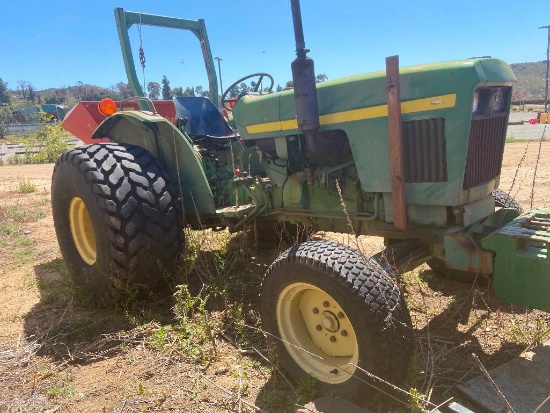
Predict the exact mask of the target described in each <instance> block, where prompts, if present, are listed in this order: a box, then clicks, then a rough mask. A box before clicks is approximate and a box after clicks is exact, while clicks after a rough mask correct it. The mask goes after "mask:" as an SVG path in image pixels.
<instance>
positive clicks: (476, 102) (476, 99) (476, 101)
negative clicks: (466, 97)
mask: <svg viewBox="0 0 550 413" xmlns="http://www.w3.org/2000/svg"><path fill="white" fill-rule="evenodd" d="M478 106H479V91H478V90H476V91H475V92H474V102H473V103H472V113H476V112H477V107H478Z"/></svg>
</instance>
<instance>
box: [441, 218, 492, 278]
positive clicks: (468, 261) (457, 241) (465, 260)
mask: <svg viewBox="0 0 550 413" xmlns="http://www.w3.org/2000/svg"><path fill="white" fill-rule="evenodd" d="M461 230H462V229H461V228H456V231H453V229H451V230H449V231H448V232H446V233H445V238H444V245H445V263H446V265H447V268H450V269H454V270H460V271H466V272H470V273H474V274H492V273H493V254H492V252H490V251H485V250H483V249H482V248H481V246H480V245H479V243H478V242H477V241H476V240H475V239H474V238H473V237H472V236H471V235H470V234H465V233H463V232H461Z"/></svg>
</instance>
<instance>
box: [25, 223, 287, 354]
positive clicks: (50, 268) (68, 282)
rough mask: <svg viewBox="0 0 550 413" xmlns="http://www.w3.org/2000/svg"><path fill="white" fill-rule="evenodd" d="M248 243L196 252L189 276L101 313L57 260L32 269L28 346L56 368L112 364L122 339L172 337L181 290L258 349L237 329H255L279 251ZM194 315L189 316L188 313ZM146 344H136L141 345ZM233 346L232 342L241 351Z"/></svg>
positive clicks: (186, 261)
mask: <svg viewBox="0 0 550 413" xmlns="http://www.w3.org/2000/svg"><path fill="white" fill-rule="evenodd" d="M250 238H251V237H250V235H249V234H248V235H246V234H243V235H241V234H235V235H233V236H231V238H230V239H229V241H228V242H227V243H225V244H223V243H221V244H220V245H215V246H213V247H211V248H210V249H208V250H202V249H199V250H198V251H196V254H193V257H192V258H190V257H189V254H187V255H186V256H185V257H184V258H183V261H182V265H183V266H185V265H188V266H190V267H192V268H187V269H183V270H181V271H180V272H179V273H177V274H171V275H170V276H167V277H166V279H165V283H164V285H163V286H162V288H161V289H160V290H159V291H150V292H149V293H148V295H146V296H142V297H139V298H138V299H136V301H126V302H116V303H113V304H111V305H110V306H109V307H106V308H101V307H98V306H96V305H95V304H94V303H93V302H92V300H91V298H90V295H89V293H88V292H87V290H86V289H84V288H82V287H78V286H76V285H75V284H74V282H73V281H72V279H71V277H70V275H69V272H68V270H67V267H66V265H65V263H64V261H63V260H62V259H55V260H52V261H49V262H46V263H43V264H40V265H37V266H35V267H34V280H33V281H34V282H35V283H36V285H37V286H38V290H39V292H40V301H39V303H38V304H36V305H35V306H34V307H33V308H32V309H31V310H30V311H29V312H28V313H27V314H26V315H25V319H24V332H25V336H26V337H27V341H28V342H29V343H36V344H37V348H38V351H37V354H38V355H40V356H48V357H51V358H52V359H53V360H55V361H64V362H67V361H68V362H69V363H73V362H74V363H78V364H87V363H93V362H96V361H99V360H102V359H104V357H102V355H103V354H106V355H107V357H113V356H114V355H116V354H118V353H120V352H122V351H124V347H125V346H124V344H123V340H122V341H121V340H120V336H121V335H122V336H125V337H126V336H131V337H132V338H135V337H136V334H142V333H141V332H140V331H141V330H143V328H141V327H143V326H146V325H153V326H154V328H159V326H171V327H174V328H175V329H177V328H178V321H177V317H176V315H175V312H174V306H175V304H176V300H177V298H175V296H174V295H173V294H174V293H175V292H176V291H177V290H178V286H180V285H185V286H186V289H187V290H188V291H189V293H190V294H191V296H192V297H199V296H201V297H202V296H204V297H207V301H205V302H206V305H205V307H204V308H203V309H201V310H200V311H208V312H209V313H212V314H222V313H223V315H225V313H227V314H228V316H227V317H226V318H227V319H228V320H229V321H228V325H227V326H225V327H226V328H227V329H228V331H226V332H227V333H228V335H230V336H231V337H237V333H238V334H240V336H241V337H240V339H239V340H240V341H244V342H249V341H254V342H258V340H259V339H260V338H262V339H263V335H262V334H261V333H259V332H257V331H247V330H246V329H245V330H244V331H243V329H242V325H243V324H246V325H258V319H259V317H258V314H259V310H258V306H259V302H258V301H259V300H258V295H259V289H260V285H261V280H262V277H263V274H264V273H265V271H266V269H267V267H268V266H269V265H270V264H271V262H272V261H273V260H274V259H275V257H276V255H277V254H278V249H277V246H270V247H269V248H267V249H266V248H261V249H260V248H257V247H256V246H255V245H251V239H250ZM190 260H191V261H192V262H190ZM206 290H208V291H210V293H208V294H206V293H205V291H206ZM216 292H219V293H216ZM201 294H202V295H201ZM205 300H206V298H205ZM199 301H200V300H199ZM236 309H237V310H236ZM196 311H199V310H197V308H190V309H189V312H190V313H193V312H196ZM233 312H234V313H235V314H233ZM239 326H241V327H239ZM154 328H153V329H154ZM149 338H150V337H148V336H143V337H142V336H140V337H139V339H140V340H143V341H144V342H147V341H148V339H149ZM239 340H235V341H234V342H235V343H236V344H237V345H239Z"/></svg>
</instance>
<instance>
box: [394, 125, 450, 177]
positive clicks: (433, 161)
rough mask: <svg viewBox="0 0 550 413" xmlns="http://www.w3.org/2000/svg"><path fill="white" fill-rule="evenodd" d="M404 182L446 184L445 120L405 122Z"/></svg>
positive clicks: (403, 128)
mask: <svg viewBox="0 0 550 413" xmlns="http://www.w3.org/2000/svg"><path fill="white" fill-rule="evenodd" d="M402 130H403V166H404V168H405V182H407V183H419V182H445V181H447V155H446V153H447V152H446V150H445V119H443V118H437V119H423V120H414V121H407V122H403V123H402Z"/></svg>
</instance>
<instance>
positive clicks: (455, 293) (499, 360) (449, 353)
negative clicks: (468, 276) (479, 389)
mask: <svg viewBox="0 0 550 413" xmlns="http://www.w3.org/2000/svg"><path fill="white" fill-rule="evenodd" d="M420 278H421V279H422V280H423V282H424V283H425V285H426V287H427V288H426V287H424V288H423V289H422V290H423V291H422V292H421V293H420V294H421V295H422V294H424V298H422V299H423V300H430V299H431V300H434V301H435V300H440V301H441V302H442V303H444V304H442V305H441V306H440V307H439V308H438V306H437V305H435V304H433V303H429V304H428V308H429V309H430V310H429V311H432V312H433V313H435V314H434V315H431V314H429V311H426V312H425V314H419V313H421V312H422V311H418V308H416V309H414V308H413V309H411V313H412V314H413V317H414V316H416V317H417V318H418V319H420V320H422V321H421V322H420V323H416V324H417V325H419V328H417V329H416V331H415V332H416V341H417V343H416V344H417V351H416V364H417V374H416V377H415V379H416V380H415V383H414V386H416V388H417V389H423V390H429V388H430V387H432V386H433V387H434V392H433V400H434V401H435V402H436V403H438V402H443V401H444V400H446V399H447V398H449V397H451V396H457V395H458V393H457V390H456V389H455V386H456V385H458V384H461V383H465V382H466V381H468V380H470V379H472V378H473V377H476V376H478V375H480V374H481V372H480V370H479V367H478V365H477V364H476V362H475V360H474V357H473V356H472V354H475V355H477V356H478V357H479V360H480V361H481V363H482V364H483V366H484V367H485V368H486V369H487V370H489V369H491V368H493V367H496V366H499V365H501V364H503V363H505V362H507V361H509V360H511V359H513V358H514V357H516V356H518V355H520V354H521V353H522V352H523V351H524V350H525V349H526V347H527V345H526V343H525V342H523V340H521V339H518V335H515V334H512V333H511V331H510V329H511V328H513V327H514V326H516V325H517V323H516V321H518V320H520V319H523V317H524V316H525V311H526V309H525V308H524V307H520V306H516V305H513V304H510V303H505V302H503V301H501V300H500V299H499V298H498V297H496V295H495V294H494V292H493V291H492V289H491V287H490V285H482V284H479V283H478V284H476V283H466V282H459V281H455V280H451V279H447V278H445V277H441V276H438V275H437V274H435V273H434V272H433V271H432V270H424V271H423V272H421V273H420ZM416 295H418V294H416ZM433 296H435V297H433ZM426 297H427V298H426ZM414 386H411V387H414Z"/></svg>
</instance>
